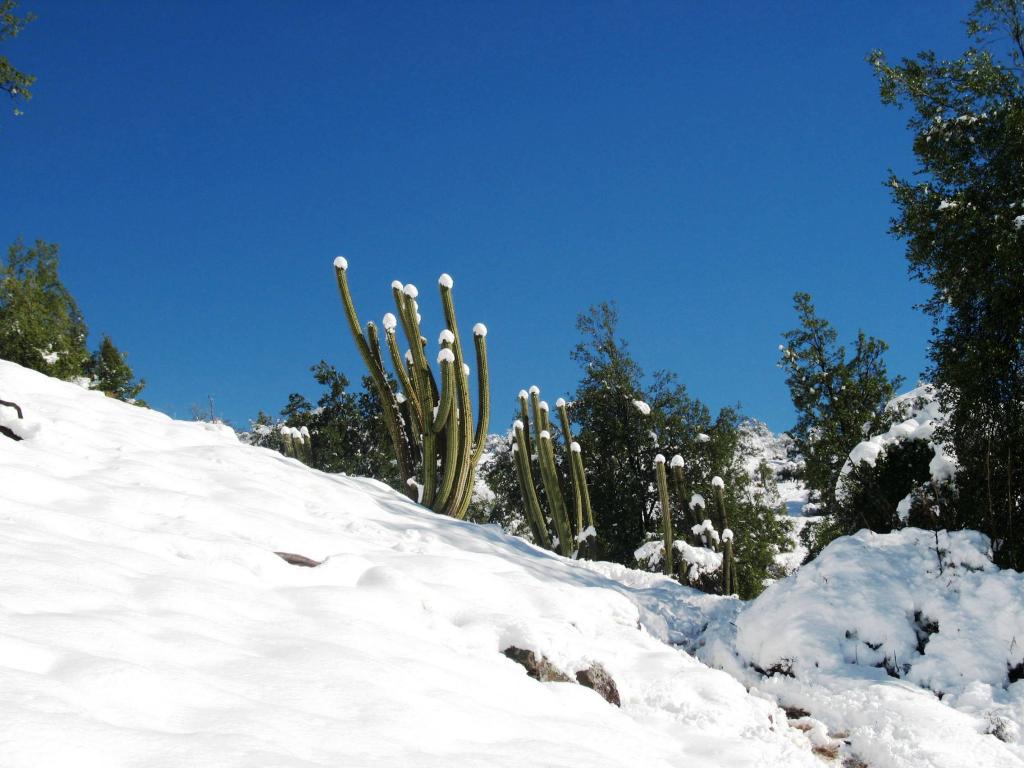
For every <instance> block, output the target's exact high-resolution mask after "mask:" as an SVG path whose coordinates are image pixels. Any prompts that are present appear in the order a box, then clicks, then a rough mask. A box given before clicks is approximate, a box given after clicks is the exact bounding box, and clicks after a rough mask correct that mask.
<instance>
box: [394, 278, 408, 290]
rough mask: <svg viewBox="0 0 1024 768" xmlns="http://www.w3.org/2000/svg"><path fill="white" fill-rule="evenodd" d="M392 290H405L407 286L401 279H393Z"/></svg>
mask: <svg viewBox="0 0 1024 768" xmlns="http://www.w3.org/2000/svg"><path fill="white" fill-rule="evenodd" d="M391 290H393V291H404V290H405V286H404V285H402V281H401V280H392V281H391Z"/></svg>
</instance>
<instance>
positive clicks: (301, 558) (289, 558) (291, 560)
mask: <svg viewBox="0 0 1024 768" xmlns="http://www.w3.org/2000/svg"><path fill="white" fill-rule="evenodd" d="M274 554H275V555H277V556H278V557H280V558H281V559H282V560H284V561H285V562H286V563H288V564H290V565H301V566H304V567H306V568H316V567H317V566H318V565H320V561H319V560H313V559H312V558H309V557H306V556H305V555H293V554H292V553H291V552H275V553H274Z"/></svg>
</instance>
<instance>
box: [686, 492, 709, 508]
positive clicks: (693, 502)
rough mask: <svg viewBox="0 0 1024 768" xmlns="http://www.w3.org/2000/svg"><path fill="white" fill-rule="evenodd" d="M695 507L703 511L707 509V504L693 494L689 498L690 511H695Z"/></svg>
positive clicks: (701, 497) (697, 495)
mask: <svg viewBox="0 0 1024 768" xmlns="http://www.w3.org/2000/svg"><path fill="white" fill-rule="evenodd" d="M697 507H700V508H701V509H705V508H706V507H707V502H705V501H704V497H703V496H701V495H700V494H699V493H695V494H693V495H692V496H691V497H690V509H696V508H697Z"/></svg>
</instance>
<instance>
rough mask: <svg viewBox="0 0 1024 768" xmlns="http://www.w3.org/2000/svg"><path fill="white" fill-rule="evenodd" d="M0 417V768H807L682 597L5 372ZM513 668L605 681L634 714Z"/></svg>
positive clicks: (805, 752)
mask: <svg viewBox="0 0 1024 768" xmlns="http://www.w3.org/2000/svg"><path fill="white" fill-rule="evenodd" d="M0 392H2V393H3V396H4V398H5V399H10V400H14V401H16V402H18V403H19V404H21V405H22V406H23V408H24V409H25V420H24V422H22V423H20V424H19V425H17V428H18V429H19V430H22V433H23V434H24V436H25V439H24V440H22V441H20V442H15V441H12V440H8V439H6V438H0V477H2V478H3V482H2V483H0V733H2V734H3V735H2V741H3V748H2V754H3V757H2V759H0V762H2V763H3V765H4V767H5V768H22V767H23V766H24V767H27V766H33V767H34V768H36V767H39V766H61V767H63V766H68V765H76V766H104V767H108V766H128V765H145V766H147V768H170V767H171V766H182V765H218V766H246V767H248V766H252V767H254V768H255V767H256V766H339V765H345V766H384V767H388V766H410V765H414V766H418V767H426V768H431V767H433V766H445V768H451V766H477V765H488V766H509V767H511V766H523V765H526V764H531V765H532V764H535V765H545V766H574V767H575V766H579V765H587V766H598V767H600V766H609V767H611V766H615V767H618V766H624V765H645V766H652V767H654V766H658V767H662V766H687V767H688V768H699V767H700V766H721V765H729V766H764V765H785V766H812V765H818V764H819V763H818V761H817V758H815V757H813V755H812V754H811V752H810V742H809V741H808V738H807V737H806V736H805V735H804V734H803V733H801V732H799V731H796V730H794V729H791V728H788V727H787V726H786V721H785V717H784V715H783V714H782V712H781V711H780V710H779V709H778V708H777V707H776V706H775V705H774V704H773V703H771V702H769V701H766V700H764V699H761V698H758V697H755V696H751V695H750V694H748V693H747V691H746V689H745V688H744V687H743V685H741V684H740V683H739V682H737V681H736V680H734V679H733V678H731V677H730V676H728V675H727V674H725V673H724V672H721V671H718V670H714V669H711V668H709V667H707V666H705V665H703V664H701V663H700V662H698V661H696V660H695V659H694V658H693V657H692V656H689V655H688V654H686V653H684V652H682V651H680V650H679V649H677V648H674V647H672V646H671V645H668V644H666V642H665V641H666V640H672V639H673V638H678V636H679V635H678V630H675V629H673V630H670V629H669V627H670V624H671V626H673V627H679V626H682V623H685V626H686V627H691V628H692V627H700V626H702V622H703V620H702V618H701V613H700V611H699V610H698V609H697V608H694V607H692V606H688V605H687V604H685V603H684V602H683V597H684V596H686V597H687V598H688V599H693V600H695V601H703V600H704V599H705V598H704V597H703V596H698V595H696V593H693V592H692V590H684V589H683V588H681V587H679V586H678V585H675V584H674V583H673V582H671V581H668V580H665V579H661V578H660V577H652V576H651V575H648V574H639V573H637V572H635V571H630V570H628V569H623V568H621V567H618V566H612V565H609V564H600V563H575V562H573V561H568V560H565V559H563V558H560V557H558V556H556V555H553V554H551V553H549V552H545V551H541V550H539V549H536V548H534V547H532V546H531V545H528V544H526V543H525V542H523V541H522V540H519V539H516V538H513V537H511V536H507V535H505V534H504V533H502V532H501V531H500V530H498V529H497V528H496V527H493V526H477V525H472V524H469V523H463V522H459V521H455V520H451V519H448V518H445V517H441V516H438V515H435V514H433V513H431V512H428V511H426V510H424V509H422V508H421V507H418V506H417V505H415V504H413V503H412V502H410V501H408V500H407V499H405V498H404V497H403V496H401V495H399V494H397V493H395V492H394V491H392V490H391V489H389V488H386V487H385V486H383V485H381V484H379V483H377V482H374V481H371V480H365V479H357V478H347V477H341V476H333V475H326V474H322V473H320V472H316V471H314V470H311V469H309V468H308V467H305V466H304V465H302V464H301V463H299V462H298V461H295V460H293V459H288V458H285V457H284V456H281V455H280V454H278V453H275V452H273V451H270V450H267V449H262V448H255V447H251V446H247V445H243V444H241V443H240V442H239V441H238V440H237V438H236V437H235V435H234V433H233V432H231V430H230V429H228V428H226V427H223V426H219V425H208V424H203V423H190V422H179V421H174V420H172V419H170V418H168V417H166V416H164V415H162V414H160V413H156V412H154V411H150V410H146V409H142V408H137V407H133V406H129V405H126V404H124V403H120V402H117V401H115V400H112V399H110V398H106V397H104V396H103V395H101V394H99V393H97V392H91V391H87V390H83V389H81V388H79V387H76V386H74V385H70V384H66V383H63V382H59V381H56V380H53V379H49V378H46V377H44V376H42V375H40V374H38V373H35V372H33V371H28V370H25V369H23V368H20V367H18V366H16V365H13V364H11V363H6V362H2V361H0ZM275 552H288V553H294V554H299V555H304V556H306V557H308V558H312V559H313V560H316V561H322V564H321V565H318V566H316V567H296V566H295V565H291V564H289V563H287V562H285V560H284V559H282V558H281V557H279V556H278V555H276V554H275ZM700 604H701V605H704V603H700ZM510 645H515V646H518V647H520V648H524V649H528V650H534V651H536V652H539V653H541V654H543V655H544V656H545V657H546V658H547V659H548V660H549V661H550V662H551V663H552V664H554V665H556V666H557V667H559V668H560V669H562V670H564V671H565V672H567V673H570V674H572V673H573V672H574V671H576V670H579V669H582V668H583V667H585V666H589V665H590V664H592V663H594V662H598V663H600V664H601V665H603V666H604V667H605V669H607V670H608V672H609V673H610V674H611V675H612V677H613V678H614V680H615V682H616V683H617V686H618V689H619V693H620V696H621V699H622V707H621V709H620V708H618V707H615V706H612V705H610V704H608V703H607V702H605V701H604V700H603V699H602V698H601V697H600V696H598V695H597V694H596V693H594V692H593V691H590V690H587V689H586V688H583V687H581V686H579V685H576V684H574V683H539V682H537V681H535V680H532V679H530V678H529V677H527V675H526V673H525V671H524V670H523V669H522V668H521V667H519V666H518V665H516V664H515V663H514V662H512V661H510V660H509V659H507V658H506V657H505V656H503V655H502V653H501V651H502V650H503V649H504V648H507V647H508V646H510Z"/></svg>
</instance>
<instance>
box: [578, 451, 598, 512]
mask: <svg viewBox="0 0 1024 768" xmlns="http://www.w3.org/2000/svg"><path fill="white" fill-rule="evenodd" d="M577 448H579V443H576V442H574V443H573V444H572V460H573V464H574V465H575V467H576V476H577V477H578V478H579V484H580V493H581V494H582V496H583V512H584V514H585V515H586V516H587V526H588V527H590V528H594V530H595V531H596V530H597V528H596V526H595V525H594V511H593V509H591V507H590V489H589V488H588V487H587V473H586V469H585V468H584V466H583V456H582V454H581V452H580V451H579V450H577Z"/></svg>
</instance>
